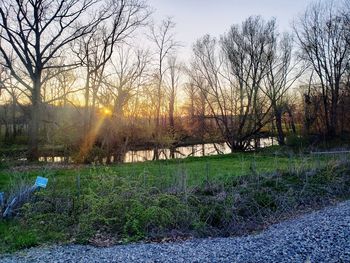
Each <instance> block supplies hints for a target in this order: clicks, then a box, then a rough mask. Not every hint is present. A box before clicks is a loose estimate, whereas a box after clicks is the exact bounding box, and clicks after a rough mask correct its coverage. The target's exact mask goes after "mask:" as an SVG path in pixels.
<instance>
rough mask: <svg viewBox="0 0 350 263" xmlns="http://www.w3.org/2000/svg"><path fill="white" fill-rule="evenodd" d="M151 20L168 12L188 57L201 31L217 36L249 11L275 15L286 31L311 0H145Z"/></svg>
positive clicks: (185, 55) (166, 14) (267, 15)
mask: <svg viewBox="0 0 350 263" xmlns="http://www.w3.org/2000/svg"><path fill="white" fill-rule="evenodd" d="M148 2H149V4H150V5H151V7H152V8H153V9H154V14H153V17H154V21H155V22H157V21H158V22H159V21H161V20H162V19H163V18H165V17H167V16H170V17H172V18H173V20H174V22H175V23H176V29H175V31H176V38H177V40H178V41H180V42H181V43H182V44H183V46H184V47H183V48H181V50H179V53H180V54H179V55H180V57H181V58H182V59H188V58H189V56H190V54H191V47H192V44H193V43H194V42H195V41H196V40H197V39H199V38H200V37H202V36H203V35H205V34H210V35H212V36H216V37H219V36H220V35H222V34H223V33H225V32H226V31H228V29H229V28H230V26H231V25H233V24H237V23H238V24H240V23H241V22H242V21H244V20H245V19H246V18H248V17H249V16H251V15H261V16H262V17H264V18H265V19H268V18H271V17H275V18H276V19H277V23H278V25H279V29H280V31H288V30H290V28H291V23H292V21H293V19H294V18H295V17H297V16H298V15H300V14H301V13H302V12H303V11H305V9H306V7H307V6H308V4H309V3H311V2H313V1H312V0H149V1H148Z"/></svg>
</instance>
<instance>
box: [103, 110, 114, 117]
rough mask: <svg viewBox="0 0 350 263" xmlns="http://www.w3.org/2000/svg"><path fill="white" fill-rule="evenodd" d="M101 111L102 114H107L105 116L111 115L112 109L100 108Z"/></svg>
mask: <svg viewBox="0 0 350 263" xmlns="http://www.w3.org/2000/svg"><path fill="white" fill-rule="evenodd" d="M102 112H103V114H104V115H107V116H111V115H112V111H111V110H110V109H108V108H104V109H103V110H102Z"/></svg>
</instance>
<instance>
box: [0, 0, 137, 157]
mask: <svg viewBox="0 0 350 263" xmlns="http://www.w3.org/2000/svg"><path fill="white" fill-rule="evenodd" d="M126 2H127V3H129V4H131V5H135V3H136V4H138V3H139V2H140V1H137V0H130V1H124V0H117V1H109V2H107V1H102V0H101V1H100V0H97V1H96V0H82V1H77V0H59V1H55V0H33V1H31V0H25V1H11V0H5V1H2V3H1V6H0V29H1V32H2V33H1V35H0V37H1V39H2V42H1V46H0V54H1V55H2V57H3V58H4V61H5V63H4V66H5V67H6V68H8V69H10V71H11V74H12V75H13V76H14V77H15V78H16V79H17V81H18V82H19V83H20V84H21V85H22V86H23V87H24V89H26V90H27V91H28V93H29V97H30V101H31V121H30V132H29V137H30V143H29V151H28V160H30V161H35V160H37V159H38V157H39V152H38V143H39V125H40V106H41V91H42V86H43V85H44V84H45V82H47V81H48V79H50V78H51V77H52V75H51V72H52V69H58V68H61V69H67V68H68V67H71V66H76V65H77V63H76V62H74V61H72V62H70V63H68V64H65V65H61V64H60V63H57V60H58V58H61V57H66V56H67V54H65V53H64V51H67V46H68V45H69V44H71V43H72V42H73V41H75V40H77V39H79V38H81V37H83V36H86V35H88V34H90V33H91V32H93V30H94V29H95V28H96V26H97V25H98V24H100V23H101V22H102V21H104V20H106V19H108V18H110V17H112V15H113V14H115V12H118V11H119V14H120V17H123V18H124V17H125V15H124V13H120V12H121V11H122V10H124V9H122V8H120V7H122V6H124V5H125V3H126ZM129 14H131V15H134V12H133V11H131V12H130V11H129ZM137 15H138V14H137ZM126 19H127V18H126Z"/></svg>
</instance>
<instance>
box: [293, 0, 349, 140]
mask: <svg viewBox="0 0 350 263" xmlns="http://www.w3.org/2000/svg"><path fill="white" fill-rule="evenodd" d="M294 29H295V33H296V36H297V38H298V42H299V45H300V48H301V50H302V58H303V59H304V60H306V61H308V62H309V63H310V66H311V67H312V69H313V70H314V72H315V73H316V74H315V75H316V76H317V82H318V84H317V85H315V86H314V87H313V88H314V89H316V90H317V91H318V93H319V94H320V96H321V98H322V115H323V118H322V119H323V122H324V126H325V133H326V134H327V135H328V136H330V137H332V136H334V135H336V134H337V127H338V121H339V120H338V104H339V95H340V90H341V85H342V79H343V78H344V76H345V74H346V72H347V70H348V68H349V51H350V43H349V41H348V40H349V34H348V24H347V22H346V19H345V18H344V16H343V15H341V12H340V11H339V6H337V5H336V2H335V1H320V2H317V3H314V4H312V5H310V6H309V7H308V9H307V10H306V12H305V13H304V14H303V15H302V16H301V17H300V18H299V19H298V21H297V23H296V24H295V26H294Z"/></svg>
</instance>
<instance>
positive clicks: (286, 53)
mask: <svg viewBox="0 0 350 263" xmlns="http://www.w3.org/2000/svg"><path fill="white" fill-rule="evenodd" d="M277 39H278V40H277V41H276V45H275V47H274V49H273V52H272V53H271V58H270V59H269V60H268V64H267V75H266V78H264V88H263V89H262V91H263V92H264V94H266V96H267V97H268V98H269V100H270V103H271V107H272V111H273V115H274V118H273V121H274V122H275V123H274V124H275V125H274V126H276V129H277V140H278V143H279V144H280V145H284V143H285V142H284V137H285V136H284V130H283V125H282V117H283V114H284V113H288V115H289V118H290V119H291V120H292V119H293V114H292V111H291V107H290V106H291V105H290V104H289V103H288V101H287V98H288V91H289V90H290V88H291V87H292V86H293V85H294V83H295V82H296V80H297V79H298V78H299V77H300V76H301V74H302V73H303V71H304V70H303V68H304V67H303V66H302V65H300V63H299V61H294V60H293V58H292V37H291V35H289V34H283V35H282V37H280V38H279V37H277ZM293 125H294V122H293ZM293 125H292V126H293ZM293 131H294V132H295V127H294V128H293Z"/></svg>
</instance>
